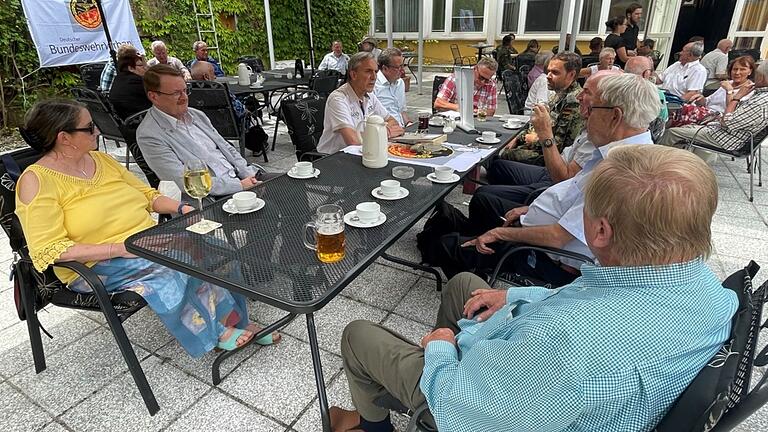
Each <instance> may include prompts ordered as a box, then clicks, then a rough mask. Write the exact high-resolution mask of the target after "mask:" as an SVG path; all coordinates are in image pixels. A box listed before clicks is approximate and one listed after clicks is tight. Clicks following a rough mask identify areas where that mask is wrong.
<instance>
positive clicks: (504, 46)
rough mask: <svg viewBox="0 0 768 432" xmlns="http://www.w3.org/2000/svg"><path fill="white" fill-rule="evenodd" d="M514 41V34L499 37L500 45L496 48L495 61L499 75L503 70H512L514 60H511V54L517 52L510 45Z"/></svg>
mask: <svg viewBox="0 0 768 432" xmlns="http://www.w3.org/2000/svg"><path fill="white" fill-rule="evenodd" d="M514 41H515V35H514V34H512V33H510V34H508V35H506V36H504V37H503V38H502V39H501V46H500V47H499V48H497V49H496V62H497V63H498V64H499V75H501V74H502V72H504V71H505V70H514V69H515V62H514V61H512V55H513V54H517V50H516V49H515V47H513V46H512V42H514Z"/></svg>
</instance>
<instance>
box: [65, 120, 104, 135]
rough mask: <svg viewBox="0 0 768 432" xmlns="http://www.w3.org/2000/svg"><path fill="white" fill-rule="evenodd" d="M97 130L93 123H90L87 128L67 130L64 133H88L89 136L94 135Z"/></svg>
mask: <svg viewBox="0 0 768 432" xmlns="http://www.w3.org/2000/svg"><path fill="white" fill-rule="evenodd" d="M95 130H96V125H95V124H94V123H93V121H91V122H89V123H88V125H87V126H86V127H81V128H72V129H65V130H64V132H69V133H72V132H88V133H89V134H91V135H93V132H94V131H95Z"/></svg>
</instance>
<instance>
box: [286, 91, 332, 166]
mask: <svg viewBox="0 0 768 432" xmlns="http://www.w3.org/2000/svg"><path fill="white" fill-rule="evenodd" d="M325 102H326V98H324V97H321V96H320V95H317V94H314V95H312V94H307V95H305V97H303V98H301V99H298V100H292V99H289V100H284V101H283V102H282V103H281V104H280V116H281V117H282V118H283V121H285V125H286V126H287V127H288V135H289V136H290V137H291V142H292V143H293V145H294V147H296V159H297V160H298V161H305V160H315V159H319V158H321V157H323V156H326V154H325V153H319V152H317V143H318V141H320V136H321V135H322V134H323V118H324V116H325Z"/></svg>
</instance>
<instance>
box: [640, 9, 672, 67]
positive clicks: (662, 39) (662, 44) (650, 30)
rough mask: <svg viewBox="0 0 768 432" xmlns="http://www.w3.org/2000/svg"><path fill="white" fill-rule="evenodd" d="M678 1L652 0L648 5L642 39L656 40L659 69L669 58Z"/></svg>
mask: <svg viewBox="0 0 768 432" xmlns="http://www.w3.org/2000/svg"><path fill="white" fill-rule="evenodd" d="M680 2H681V0H653V1H652V2H651V5H650V7H649V9H650V11H649V12H648V21H647V25H646V28H645V38H644V39H653V40H655V41H656V48H655V49H656V50H658V51H659V52H660V53H661V54H662V57H661V62H659V69H660V70H661V69H664V68H665V67H666V64H667V61H668V60H669V56H670V50H671V48H672V39H673V38H674V36H675V25H676V24H677V15H678V13H679V12H680Z"/></svg>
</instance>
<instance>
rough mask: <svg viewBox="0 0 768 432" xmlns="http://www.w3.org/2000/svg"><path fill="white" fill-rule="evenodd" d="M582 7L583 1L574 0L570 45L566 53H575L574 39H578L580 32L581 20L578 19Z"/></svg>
mask: <svg viewBox="0 0 768 432" xmlns="http://www.w3.org/2000/svg"><path fill="white" fill-rule="evenodd" d="M583 6H584V1H583V0H576V7H575V8H574V12H575V14H574V15H573V25H572V26H571V43H570V44H569V45H570V46H569V47H568V51H571V52H575V51H576V38H578V37H579V32H580V31H581V19H580V18H579V17H581V12H582V8H583Z"/></svg>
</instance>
